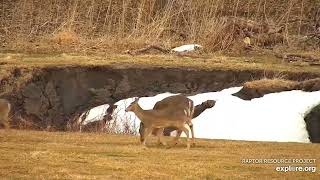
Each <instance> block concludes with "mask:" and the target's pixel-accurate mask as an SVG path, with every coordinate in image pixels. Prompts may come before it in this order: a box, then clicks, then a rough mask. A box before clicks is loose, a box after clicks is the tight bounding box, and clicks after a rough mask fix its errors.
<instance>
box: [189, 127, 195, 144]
mask: <svg viewBox="0 0 320 180" xmlns="http://www.w3.org/2000/svg"><path fill="white" fill-rule="evenodd" d="M189 127H190V130H191V137H192V146H195V145H196V140H195V138H194V130H193V124H192V123H190V124H189Z"/></svg>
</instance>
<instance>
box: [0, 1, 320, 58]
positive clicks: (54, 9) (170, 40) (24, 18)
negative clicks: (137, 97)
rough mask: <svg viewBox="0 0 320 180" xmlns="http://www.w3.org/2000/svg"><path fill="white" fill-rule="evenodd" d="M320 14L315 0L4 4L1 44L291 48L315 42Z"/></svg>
mask: <svg viewBox="0 0 320 180" xmlns="http://www.w3.org/2000/svg"><path fill="white" fill-rule="evenodd" d="M319 7H320V4H319V2H317V1H314V0H305V1H297V0H290V1H281V2H280V1H275V0H272V1H261V0H256V1H249V0H245V1H235V0H227V1H221V0H218V1H213V0H204V1H196V0H191V1H184V0H177V1H168V0H150V1H146V0H139V1H133V0H129V1H125V2H122V1H120V0H116V1H111V0H107V1H94V0H84V1H78V0H74V1H65V0H63V1H53V0H49V1H41V2H33V1H26V2H21V1H6V2H3V3H1V4H0V9H2V11H1V13H0V17H1V20H0V39H1V42H0V44H1V46H2V48H3V49H9V50H10V49H11V50H12V49H14V50H19V51H24V52H41V53H50V52H51V53H52V52H78V53H79V52H80V53H86V54H88V53H89V54H90V53H94V52H117V53H119V52H124V51H125V50H128V49H129V50H131V49H139V48H142V47H146V46H147V45H154V44H157V45H161V47H164V48H166V49H170V48H173V47H176V46H178V45H182V44H187V43H198V44H201V45H203V46H204V47H205V48H206V49H207V51H208V52H216V51H221V50H222V51H233V52H239V53H242V52H243V46H244V45H243V38H245V37H250V39H251V44H252V45H253V46H258V47H263V48H264V47H268V48H270V47H272V48H273V47H276V46H277V45H282V44H283V43H284V44H285V45H286V46H289V47H290V46H293V44H294V43H293V37H294V36H299V37H303V36H308V37H310V38H311V39H314V38H315V39H317V38H316V37H318V36H317V33H316V32H317V27H318V26H317V25H319V19H320V18H319V14H320V13H319V11H318V9H319ZM310 38H308V39H310ZM304 41H305V40H304ZM306 41H307V40H306ZM316 41H317V40H316ZM298 47H299V46H298ZM310 48H311V49H314V48H318V45H317V44H313V45H312V44H310V45H309V49H310Z"/></svg>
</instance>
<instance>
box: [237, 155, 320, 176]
mask: <svg viewBox="0 0 320 180" xmlns="http://www.w3.org/2000/svg"><path fill="white" fill-rule="evenodd" d="M241 163H242V164H281V165H282V166H276V167H275V170H276V171H277V172H313V173H314V172H316V171H317V167H316V159H304V158H302V159H254V158H251V159H241ZM284 164H290V165H284Z"/></svg>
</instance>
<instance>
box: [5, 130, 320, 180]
mask: <svg viewBox="0 0 320 180" xmlns="http://www.w3.org/2000/svg"><path fill="white" fill-rule="evenodd" d="M166 140H169V139H166ZM0 141H1V143H0V177H10V178H13V179H20V178H24V179H29V178H33V179H34V178H36V179H43V178H44V179H115V178H117V179H150V178H153V179H168V178H171V179H181V178H183V179H186V178H187V179H195V178H196V179H198V178H200V179H228V178H237V179H250V178H255V179H256V178H261V177H268V178H277V179H283V178H288V179H296V178H299V179H317V177H319V170H318V169H317V171H316V172H315V173H312V172H277V171H276V170H275V168H276V167H277V166H283V164H243V163H241V160H242V159H250V158H259V159H260V158H261V159H296V158H298V159H300V158H302V159H309V158H310V159H317V160H316V166H317V167H318V168H319V153H318V152H319V149H320V146H319V144H304V143H268V142H245V141H226V140H197V146H196V147H195V148H191V150H189V151H186V150H185V139H182V145H179V146H178V147H173V148H171V149H166V148H164V147H158V146H156V144H155V142H156V141H155V138H153V140H152V142H151V143H150V144H149V147H150V148H149V149H147V150H143V149H141V147H140V145H139V143H138V137H133V136H125V135H107V134H95V133H91V134H88V133H82V134H81V133H66V132H38V131H16V130H10V131H5V130H1V131H0ZM287 165H292V166H293V165H294V164H287ZM308 165H309V166H314V164H305V165H302V166H308Z"/></svg>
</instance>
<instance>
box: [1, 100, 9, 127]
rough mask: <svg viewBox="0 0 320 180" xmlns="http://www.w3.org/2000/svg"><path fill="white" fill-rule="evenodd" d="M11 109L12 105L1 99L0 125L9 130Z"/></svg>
mask: <svg viewBox="0 0 320 180" xmlns="http://www.w3.org/2000/svg"><path fill="white" fill-rule="evenodd" d="M10 109H11V104H10V103H9V101H7V100H5V99H0V124H2V126H4V128H6V129H7V128H9V112H10Z"/></svg>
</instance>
